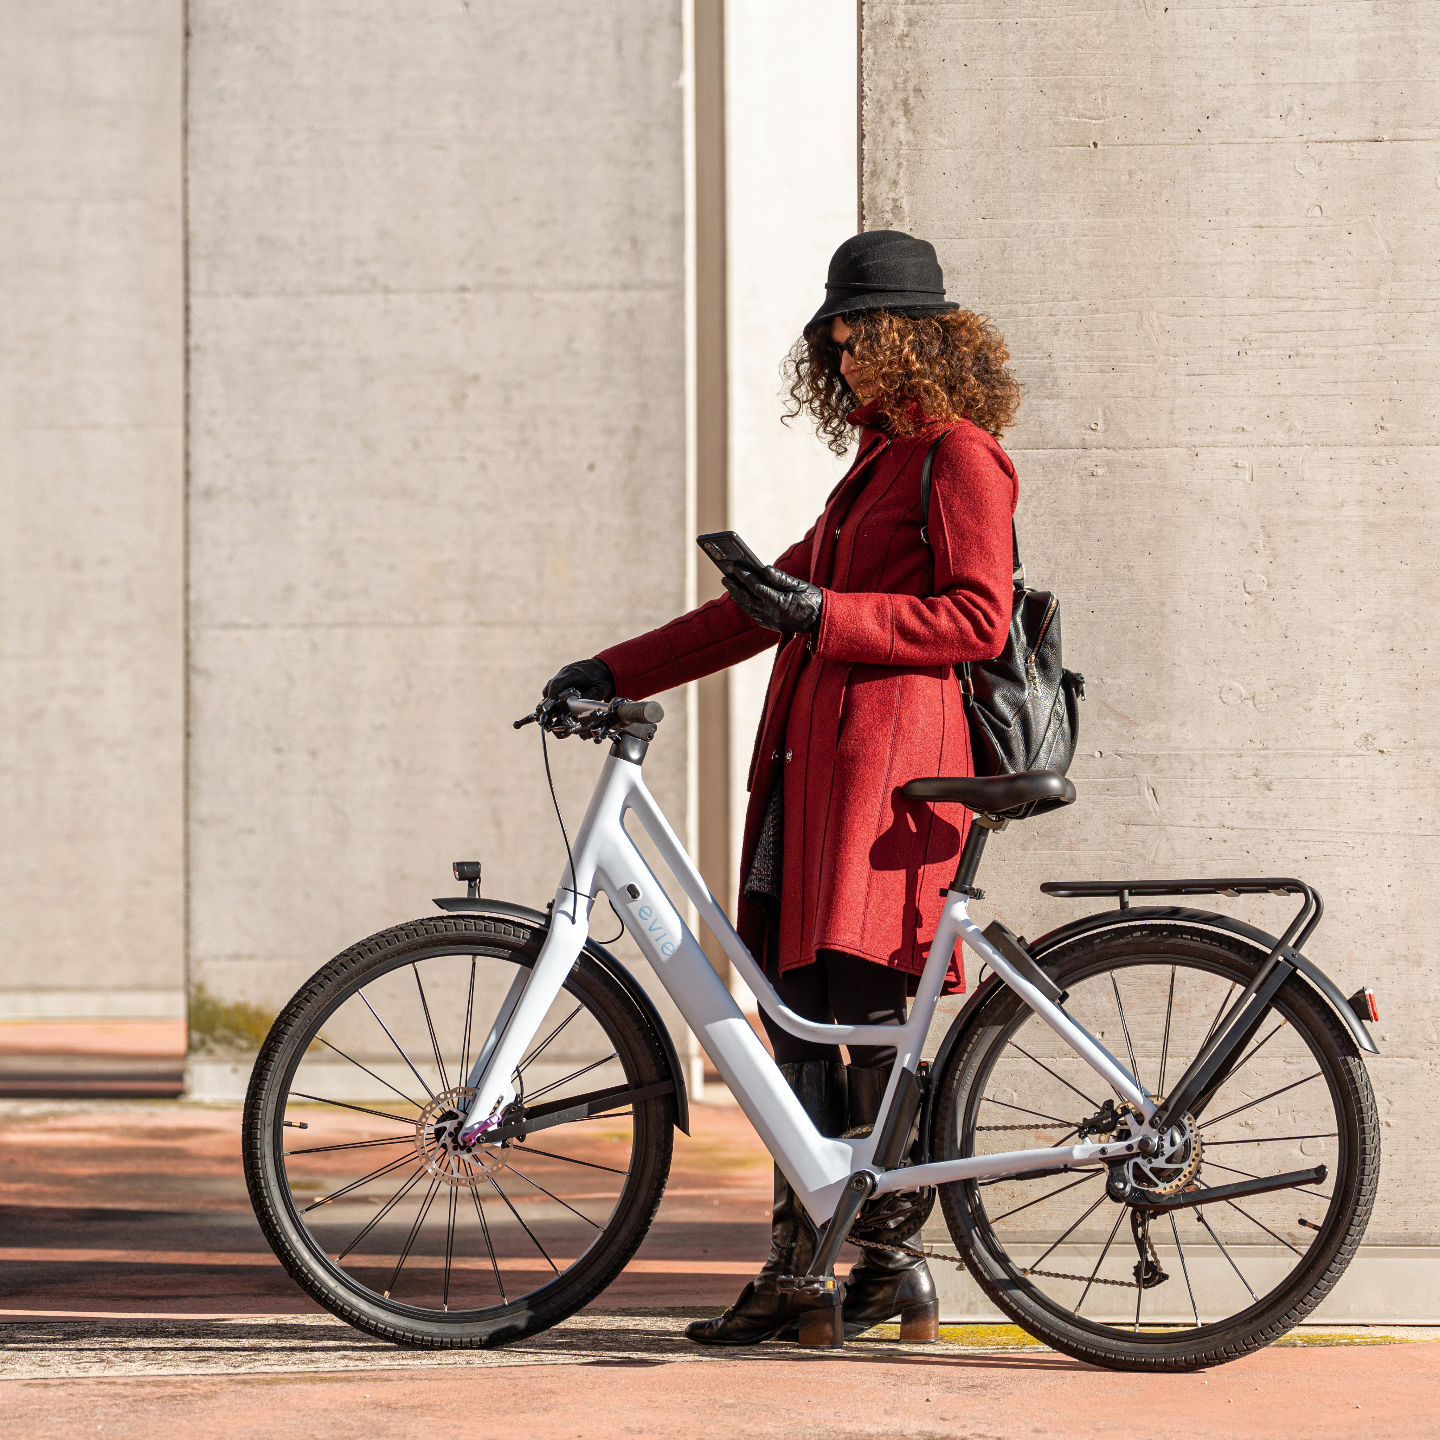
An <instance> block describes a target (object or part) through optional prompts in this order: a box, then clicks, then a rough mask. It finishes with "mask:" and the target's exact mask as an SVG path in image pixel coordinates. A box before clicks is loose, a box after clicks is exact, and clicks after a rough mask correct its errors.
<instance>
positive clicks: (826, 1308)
mask: <svg viewBox="0 0 1440 1440" xmlns="http://www.w3.org/2000/svg"><path fill="white" fill-rule="evenodd" d="M799 1324H800V1343H801V1344H802V1345H808V1346H810V1347H811V1348H813V1349H816V1350H838V1349H839V1348H840V1347H841V1346H842V1345H844V1343H845V1321H844V1318H843V1314H842V1311H841V1309H840V1306H839V1305H822V1306H819V1307H818V1308H817V1309H814V1310H805V1311H802V1312H801V1315H800V1321H799Z"/></svg>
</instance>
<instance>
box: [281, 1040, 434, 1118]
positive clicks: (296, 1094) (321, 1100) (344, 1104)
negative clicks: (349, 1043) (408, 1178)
mask: <svg viewBox="0 0 1440 1440" xmlns="http://www.w3.org/2000/svg"><path fill="white" fill-rule="evenodd" d="M317 1038H318V1037H317ZM290 1098H291V1099H292V1100H313V1101H314V1102H315V1103H316V1104H317V1105H335V1106H338V1107H339V1108H340V1109H341V1110H356V1111H358V1112H359V1113H360V1114H361V1115H378V1116H379V1117H380V1119H382V1120H393V1121H395V1123H396V1124H397V1125H413V1124H414V1123H415V1117H414V1116H413V1115H409V1116H406V1115H392V1114H391V1113H390V1112H389V1111H388V1110H372V1109H370V1107H369V1106H368V1105H352V1104H351V1103H350V1102H349V1101H348V1100H327V1099H326V1098H325V1097H324V1096H323V1095H305V1094H303V1093H302V1092H301V1091H299V1090H292V1091H291V1092H290ZM402 1098H404V1097H402ZM410 1103H411V1104H412V1105H413V1104H414V1103H415V1102H414V1101H413V1100H412V1101H411V1102H410ZM420 1108H421V1109H423V1108H424V1107H423V1106H421V1107H420Z"/></svg>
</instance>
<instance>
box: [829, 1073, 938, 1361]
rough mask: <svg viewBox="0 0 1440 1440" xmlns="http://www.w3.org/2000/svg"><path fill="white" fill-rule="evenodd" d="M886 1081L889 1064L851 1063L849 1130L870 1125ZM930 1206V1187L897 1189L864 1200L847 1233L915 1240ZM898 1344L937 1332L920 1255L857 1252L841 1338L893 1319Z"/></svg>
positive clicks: (883, 1240) (887, 1240)
mask: <svg viewBox="0 0 1440 1440" xmlns="http://www.w3.org/2000/svg"><path fill="white" fill-rule="evenodd" d="M889 1078H890V1067H889V1066H888V1065H885V1066H881V1067H879V1068H871V1067H869V1066H863V1065H851V1066H849V1067H847V1069H846V1072H845V1080H846V1086H847V1089H848V1094H849V1111H850V1126H851V1131H852V1133H853V1132H854V1130H856V1129H858V1128H862V1127H866V1126H871V1125H873V1124H874V1123H875V1118H876V1116H877V1115H879V1113H880V1101H881V1100H882V1099H883V1098H884V1095H885V1085H886V1083H887V1081H888V1080H889ZM934 1206H935V1191H934V1189H933V1187H927V1188H926V1189H923V1190H897V1191H895V1192H893V1193H892V1194H889V1195H877V1196H876V1197H875V1198H874V1199H873V1200H870V1201H867V1202H866V1204H865V1207H864V1208H863V1209H862V1210H861V1211H860V1214H859V1217H858V1218H857V1219H856V1221H855V1225H854V1227H853V1228H852V1229H851V1232H850V1233H851V1235H852V1236H853V1237H854V1238H855V1239H856V1240H867V1241H870V1242H871V1243H872V1245H881V1244H883V1245H886V1246H887V1247H890V1246H893V1245H894V1244H895V1243H897V1242H901V1241H904V1242H912V1241H913V1242H914V1243H916V1244H917V1246H918V1241H916V1240H915V1237H917V1236H918V1235H919V1233H920V1229H921V1227H922V1226H923V1225H924V1224H925V1220H926V1217H927V1216H928V1215H929V1214H930V1211H931V1210H932V1209H933V1208H934ZM897 1316H898V1317H899V1320H900V1338H901V1339H902V1340H934V1339H937V1338H938V1336H939V1333H940V1303H939V1301H938V1300H937V1299H936V1297H935V1282H934V1280H933V1279H931V1276H930V1267H929V1266H928V1265H927V1264H926V1263H925V1260H924V1257H923V1256H914V1255H907V1254H905V1252H904V1251H902V1250H897V1249H893V1248H885V1249H872V1248H870V1247H869V1246H865V1247H862V1248H861V1249H860V1258H859V1259H858V1260H857V1261H856V1262H855V1265H854V1266H853V1268H852V1269H851V1271H850V1274H849V1277H848V1278H847V1279H846V1281H845V1299H844V1319H845V1335H846V1338H847V1339H848V1338H851V1337H853V1336H855V1335H859V1334H861V1333H862V1332H863V1331H866V1330H868V1329H870V1327H871V1326H872V1325H880V1324H883V1323H884V1322H885V1321H887V1320H893V1319H895V1318H896V1317H897Z"/></svg>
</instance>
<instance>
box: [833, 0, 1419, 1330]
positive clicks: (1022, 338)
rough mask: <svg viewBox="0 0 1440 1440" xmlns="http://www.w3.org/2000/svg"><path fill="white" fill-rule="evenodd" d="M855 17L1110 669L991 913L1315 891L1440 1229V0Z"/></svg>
mask: <svg viewBox="0 0 1440 1440" xmlns="http://www.w3.org/2000/svg"><path fill="white" fill-rule="evenodd" d="M862 11H863V35H862V57H863V76H864V92H863V132H864V151H863V204H864V225H865V228H867V229H873V228H877V227H881V226H887V225H893V226H898V227H900V228H902V229H908V230H911V231H913V232H915V233H918V234H920V235H923V236H925V237H927V238H929V239H931V240H932V241H933V242H934V243H935V245H936V246H937V248H938V249H939V252H940V256H941V259H942V261H943V263H944V266H945V271H946V278H947V282H948V285H949V289H950V293H951V294H952V295H954V296H956V297H958V298H959V299H960V300H961V301H962V302H963V303H965V304H967V305H968V306H969V307H971V308H973V309H977V310H980V311H982V312H985V313H988V314H989V315H991V316H992V317H993V318H994V319H995V320H996V322H997V323H998V325H999V326H1000V328H1001V330H1002V331H1003V332H1004V334H1005V335H1006V337H1007V339H1008V340H1009V342H1010V346H1011V350H1012V352H1013V355H1014V361H1015V365H1016V368H1017V371H1018V373H1019V375H1020V378H1021V379H1022V381H1023V382H1024V383H1025V385H1026V387H1027V393H1026V401H1025V405H1024V408H1023V410H1022V413H1021V417H1020V422H1019V424H1018V426H1017V427H1016V428H1015V429H1014V430H1013V431H1012V432H1011V433H1010V434H1009V435H1008V436H1007V437H1006V445H1007V448H1008V450H1009V451H1010V453H1011V455H1012V456H1013V457H1014V459H1015V462H1016V464H1017V466H1018V468H1019V472H1020V482H1021V492H1020V506H1019V525H1020V536H1021V549H1022V554H1023V556H1024V557H1025V559H1026V561H1027V564H1028V566H1029V573H1030V575H1031V577H1032V581H1034V582H1036V583H1038V584H1040V585H1041V586H1042V587H1044V588H1047V589H1054V590H1055V591H1057V592H1058V593H1059V594H1060V595H1061V597H1062V598H1063V604H1064V612H1063V613H1064V622H1065V649H1066V657H1067V662H1068V663H1069V664H1070V665H1071V666H1072V668H1074V669H1077V670H1081V671H1083V672H1084V674H1085V676H1086V680H1087V686H1088V696H1087V698H1086V700H1085V702H1084V709H1083V717H1084V718H1083V725H1084V731H1083V743H1082V746H1081V749H1080V753H1079V754H1078V755H1077V757H1076V760H1075V764H1074V767H1073V770H1072V774H1073V777H1074V779H1075V781H1076V784H1077V788H1078V790H1079V801H1078V803H1077V804H1076V805H1075V806H1074V807H1073V808H1072V809H1070V810H1068V811H1065V812H1063V813H1060V814H1054V815H1050V816H1046V817H1044V818H1043V819H1040V820H1037V821H1034V822H1027V823H1026V824H1024V825H1021V826H1019V827H1012V828H1011V829H1010V830H1008V831H1006V832H1005V833H1004V834H1003V835H1001V836H998V837H997V838H996V840H995V841H993V842H992V844H991V847H990V852H989V855H988V856H987V863H986V868H987V870H988V871H989V875H988V878H987V879H984V880H983V881H982V883H984V884H985V885H986V886H987V888H989V890H990V895H991V903H992V904H993V908H994V910H995V911H998V912H1001V913H1003V914H1004V915H1005V916H1006V918H1007V920H1009V922H1010V923H1011V924H1012V926H1013V927H1014V928H1015V929H1016V930H1019V931H1024V932H1025V933H1027V934H1034V933H1035V932H1036V931H1037V930H1041V929H1046V928H1049V927H1051V926H1052V925H1054V924H1057V923H1059V922H1060V921H1062V920H1064V919H1067V918H1069V917H1070V916H1071V915H1073V914H1077V913H1080V910H1081V904H1080V902H1075V901H1055V900H1050V899H1046V898H1045V897H1042V896H1040V895H1039V894H1038V893H1037V891H1036V888H1035V887H1036V884H1037V882H1038V881H1040V880H1042V879H1046V878H1063V877H1092V876H1093V877H1100V876H1115V875H1126V876H1128V875H1153V876H1166V875H1176V874H1210V875H1220V874H1265V873H1270V874H1275V873H1279V874H1286V875H1299V876H1302V877H1304V878H1305V879H1307V880H1309V881H1310V882H1312V883H1313V884H1314V885H1316V886H1317V887H1318V889H1319V890H1320V892H1321V894H1322V895H1323V896H1324V897H1325V900H1326V902H1327V906H1328V908H1327V910H1326V914H1325V918H1324V921H1323V922H1322V924H1321V926H1320V928H1319V929H1318V931H1317V932H1316V934H1315V935H1314V937H1313V939H1312V941H1311V942H1310V943H1309V944H1308V945H1307V947H1306V949H1307V952H1308V953H1309V954H1310V955H1311V956H1312V957H1313V958H1314V959H1315V960H1316V961H1317V962H1318V963H1319V964H1320V965H1321V966H1323V967H1324V968H1325V969H1327V970H1329V971H1331V972H1332V973H1333V974H1334V975H1335V976H1336V978H1337V979H1338V980H1339V981H1340V983H1341V984H1342V986H1343V987H1344V988H1345V989H1346V991H1347V992H1348V991H1349V990H1350V989H1352V988H1354V987H1355V986H1358V985H1359V984H1361V983H1362V982H1367V981H1368V982H1372V983H1373V984H1374V985H1375V987H1376V989H1377V990H1378V992H1379V995H1380V1006H1381V1013H1382V1017H1383V1018H1382V1020H1381V1023H1380V1025H1379V1027H1378V1038H1379V1041H1380V1044H1381V1046H1382V1049H1383V1055H1382V1056H1381V1058H1379V1059H1378V1060H1376V1061H1375V1062H1374V1063H1373V1064H1372V1065H1371V1067H1370V1068H1371V1074H1372V1077H1373V1080H1374V1084H1375V1087H1376V1090H1377V1092H1378V1095H1379V1099H1380V1107H1381V1116H1382V1120H1383V1124H1384V1147H1385V1160H1384V1175H1383V1180H1382V1187H1381V1194H1380V1200H1379V1203H1378V1205H1377V1208H1376V1212H1375V1217H1374V1221H1373V1223H1372V1225H1371V1228H1370V1231H1369V1237H1368V1238H1369V1240H1370V1242H1371V1243H1372V1244H1378V1245H1384V1246H1398V1245H1411V1246H1434V1245H1435V1244H1436V1243H1437V1241H1440V1229H1437V1226H1440V1212H1437V1210H1436V1208H1435V1206H1434V1204H1433V1203H1432V1196H1433V1184H1434V1180H1435V1178H1436V1177H1435V1167H1434V1163H1433V1159H1432V1158H1431V1153H1430V1147H1429V1145H1428V1143H1427V1140H1426V1133H1427V1123H1426V1122H1427V1119H1428V1100H1429V1095H1430V1092H1431V1091H1432V1089H1433V1088H1434V1087H1435V1086H1436V1084H1437V1082H1440V1069H1437V1060H1436V1054H1435V1029H1436V1027H1435V1020H1434V1018H1433V1017H1434V1015H1435V1013H1436V1011H1437V1002H1440V975H1437V972H1436V969H1435V967H1434V966H1433V965H1431V964H1429V963H1428V961H1427V954H1428V943H1429V930H1430V928H1431V927H1430V916H1429V909H1430V905H1431V898H1432V894H1433V892H1434V890H1435V888H1436V884H1437V879H1440V867H1437V861H1436V845H1435V831H1436V823H1435V822H1436V815H1437V780H1436V772H1435V767H1434V765H1433V763H1432V762H1431V756H1432V754H1433V752H1434V749H1435V746H1436V743H1437V738H1440V736H1437V730H1436V723H1435V718H1434V717H1435V709H1434V705H1433V696H1432V692H1433V689H1434V684H1435V681H1436V678H1437V667H1436V645H1435V637H1434V629H1433V626H1431V625H1430V624H1429V623H1428V617H1430V616H1431V615H1432V614H1433V613H1434V610H1435V605H1436V601H1437V599H1440V590H1437V581H1436V569H1435V566H1434V564H1433V559H1432V557H1433V554H1434V552H1435V549H1436V546H1437V544H1440V510H1437V500H1436V496H1437V491H1436V488H1435V484H1434V479H1433V472H1434V470H1435V467H1436V464H1437V461H1440V387H1437V384H1436V381H1435V370H1436V360H1437V345H1436V340H1435V334H1436V324H1435V318H1436V316H1435V310H1436V295H1437V293H1440V290H1437V285H1436V280H1437V274H1436V267H1435V253H1436V241H1437V228H1436V215H1437V209H1436V203H1435V187H1436V183H1437V182H1436V173H1437V158H1440V148H1437V147H1440V142H1437V140H1436V138H1435V132H1434V126H1433V123H1432V120H1433V115H1434V109H1435V99H1436V91H1435V83H1434V80H1433V77H1432V76H1431V75H1430V73H1429V71H1430V65H1429V60H1428V57H1429V56H1430V55H1432V54H1433V53H1434V52H1435V49H1436V46H1437V44H1440V11H1437V10H1436V8H1435V7H1434V6H1426V5H1421V4H1413V5H1405V4H1400V5H1390V6H1384V7H1374V6H1368V5H1322V6H1230V7H1225V8H1216V7H1213V6H1209V5H1170V6H1161V5H1148V4H1147V5H1144V6H1140V5H1127V6H1117V7H1113V8H1112V9H1110V10H1105V9H1103V8H1102V9H1101V10H1098V11H1097V9H1096V8H1095V7H1094V6H1093V5H1084V6H1081V5H1063V6H1054V7H1050V9H1049V10H1048V11H1047V14H1046V15H1045V16H1044V17H1043V18H1040V17H1036V16H1032V15H1020V14H1018V13H1016V12H1015V10H1014V7H1013V6H1010V5H1007V4H1004V3H1001V0H993V3H967V4H964V5H946V4H938V5H927V6H924V7H919V6H911V5H904V4H885V3H875V0H865V3H864V4H863V6H862ZM1220 903H1221V905H1222V906H1223V908H1225V909H1227V910H1230V911H1232V912H1234V913H1239V914H1242V915H1247V916H1248V917H1250V918H1253V919H1254V920H1255V921H1256V922H1257V923H1259V924H1262V925H1267V926H1268V928H1272V929H1276V930H1278V929H1279V928H1281V926H1282V924H1283V920H1284V918H1285V916H1286V914H1288V902H1282V901H1277V900H1264V901H1252V902H1248V903H1247V902H1239V901H1221V902H1220ZM1424 1253H1427V1254H1430V1255H1432V1256H1433V1254H1434V1253H1435V1252H1433V1251H1429V1252H1424ZM1430 1263H1433V1261H1432V1262H1430ZM1348 1284H1350V1282H1348V1281H1347V1285H1348ZM1352 1293H1353V1291H1352ZM1393 1303H1397V1304H1398V1303H1402V1302H1401V1299H1400V1297H1394V1302H1393ZM1362 1308H1364V1307H1362ZM1371 1308H1382V1309H1383V1305H1382V1306H1380V1307H1371ZM1392 1313H1393V1312H1392ZM1430 1318H1434V1317H1433V1316H1431V1317H1430Z"/></svg>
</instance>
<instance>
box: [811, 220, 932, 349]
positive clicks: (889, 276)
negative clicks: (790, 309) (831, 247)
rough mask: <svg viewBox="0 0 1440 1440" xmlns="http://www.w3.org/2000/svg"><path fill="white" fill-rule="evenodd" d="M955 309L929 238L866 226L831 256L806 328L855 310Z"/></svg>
mask: <svg viewBox="0 0 1440 1440" xmlns="http://www.w3.org/2000/svg"><path fill="white" fill-rule="evenodd" d="M959 308H960V305H959V302H958V301H955V300H947V299H946V298H945V275H944V272H943V271H942V270H941V268H940V259H939V257H938V256H937V255H936V254H935V247H934V246H933V245H932V244H931V243H930V242H929V241H928V240H919V239H917V238H916V237H915V236H914V235H907V234H906V233H905V232H904V231H903V230H866V231H864V232H863V233H862V234H859V235H853V236H851V238H850V239H849V240H847V241H846V242H845V243H844V244H843V245H841V247H840V248H839V249H838V250H837V251H836V252H835V253H834V255H832V256H831V257H830V269H829V272H828V273H827V274H826V276H825V302H824V304H822V305H821V306H820V308H819V309H818V310H817V311H816V312H815V313H814V315H812V316H811V317H810V319H809V321H808V322H807V323H806V326H805V329H806V330H807V331H808V330H810V329H811V328H812V327H814V326H816V325H818V324H820V323H821V322H822V321H824V320H833V319H834V318H835V316H837V315H848V314H851V313H853V312H854V311H856V310H895V311H898V312H899V313H900V314H902V315H944V314H946V313H947V312H949V311H951V310H958V309H959Z"/></svg>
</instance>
